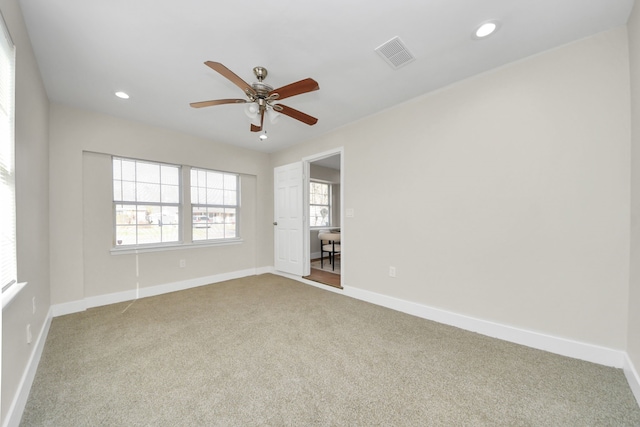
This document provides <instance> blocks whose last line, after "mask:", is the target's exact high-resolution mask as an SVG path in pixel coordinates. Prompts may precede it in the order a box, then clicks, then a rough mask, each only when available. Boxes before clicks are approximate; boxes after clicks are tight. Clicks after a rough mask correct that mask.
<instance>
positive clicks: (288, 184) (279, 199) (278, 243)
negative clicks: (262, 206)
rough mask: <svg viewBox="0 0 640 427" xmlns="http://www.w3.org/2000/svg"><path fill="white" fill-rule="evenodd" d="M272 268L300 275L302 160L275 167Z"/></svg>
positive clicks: (301, 270) (301, 257)
mask: <svg viewBox="0 0 640 427" xmlns="http://www.w3.org/2000/svg"><path fill="white" fill-rule="evenodd" d="M273 172H274V187H275V188H274V208H275V214H274V223H273V225H274V241H275V251H274V252H275V260H274V264H275V269H276V270H278V271H282V272H285V273H290V274H294V275H296V276H302V274H303V272H304V261H303V252H302V243H303V230H304V209H303V208H304V205H303V182H304V180H303V176H302V162H299V163H292V164H290V165H285V166H280V167H277V168H275V169H274V171H273Z"/></svg>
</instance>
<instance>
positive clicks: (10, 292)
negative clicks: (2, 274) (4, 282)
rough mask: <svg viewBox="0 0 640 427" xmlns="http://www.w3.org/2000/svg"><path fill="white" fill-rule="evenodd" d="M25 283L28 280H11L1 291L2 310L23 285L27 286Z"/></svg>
mask: <svg viewBox="0 0 640 427" xmlns="http://www.w3.org/2000/svg"><path fill="white" fill-rule="evenodd" d="M27 283H29V282H19V283H16V282H13V284H12V285H11V286H9V288H8V289H7V290H6V291H4V292H3V293H2V310H4V308H5V307H6V306H8V305H9V304H10V303H11V301H13V299H14V298H15V297H16V296H17V295H18V294H19V293H20V291H21V290H22V289H23V288H24V287H25V286H27Z"/></svg>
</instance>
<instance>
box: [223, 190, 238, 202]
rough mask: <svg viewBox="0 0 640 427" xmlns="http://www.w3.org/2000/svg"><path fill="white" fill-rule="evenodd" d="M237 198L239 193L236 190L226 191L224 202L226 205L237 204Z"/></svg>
mask: <svg viewBox="0 0 640 427" xmlns="http://www.w3.org/2000/svg"><path fill="white" fill-rule="evenodd" d="M236 200H237V195H236V192H235V191H226V190H225V192H224V204H225V205H235V204H237V203H236Z"/></svg>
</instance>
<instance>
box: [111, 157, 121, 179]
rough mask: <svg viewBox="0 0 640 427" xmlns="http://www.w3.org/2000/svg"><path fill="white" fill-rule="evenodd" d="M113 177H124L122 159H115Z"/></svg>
mask: <svg viewBox="0 0 640 427" xmlns="http://www.w3.org/2000/svg"><path fill="white" fill-rule="evenodd" d="M113 179H122V160H120V159H113Z"/></svg>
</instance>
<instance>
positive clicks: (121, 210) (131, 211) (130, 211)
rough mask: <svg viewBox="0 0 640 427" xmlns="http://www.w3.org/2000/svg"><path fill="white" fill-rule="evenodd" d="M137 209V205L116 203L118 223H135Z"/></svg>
mask: <svg viewBox="0 0 640 427" xmlns="http://www.w3.org/2000/svg"><path fill="white" fill-rule="evenodd" d="M136 209H137V208H136V205H116V225H130V224H134V225H135V224H136V223H137V219H136Z"/></svg>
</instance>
